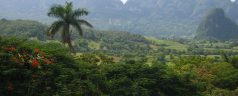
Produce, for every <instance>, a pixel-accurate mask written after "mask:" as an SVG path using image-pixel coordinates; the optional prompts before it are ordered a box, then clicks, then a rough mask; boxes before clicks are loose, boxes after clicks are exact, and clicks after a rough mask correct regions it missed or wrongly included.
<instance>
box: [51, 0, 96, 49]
mask: <svg viewBox="0 0 238 96" xmlns="http://www.w3.org/2000/svg"><path fill="white" fill-rule="evenodd" d="M87 15H88V11H87V10H85V9H80V8H79V9H76V10H74V9H73V4H72V2H66V5H65V6H62V5H54V6H52V7H51V8H50V10H49V12H48V16H49V17H55V18H57V19H58V20H57V21H55V22H53V23H52V25H51V26H50V28H49V29H48V31H47V35H48V36H50V37H51V38H53V37H54V35H55V34H56V33H57V32H62V33H61V36H62V42H63V43H64V44H68V46H69V48H70V51H71V52H72V53H76V52H75V50H74V48H73V45H72V42H71V32H72V31H70V28H71V27H74V28H75V29H76V30H77V31H78V32H79V34H80V35H81V36H82V35H83V30H82V25H86V26H88V27H90V28H92V27H93V26H92V25H91V24H90V23H89V22H87V21H86V20H83V19H80V17H82V16H87Z"/></svg>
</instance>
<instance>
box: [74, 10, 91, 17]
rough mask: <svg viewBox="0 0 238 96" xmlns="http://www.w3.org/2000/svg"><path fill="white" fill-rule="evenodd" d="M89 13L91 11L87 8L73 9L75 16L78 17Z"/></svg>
mask: <svg viewBox="0 0 238 96" xmlns="http://www.w3.org/2000/svg"><path fill="white" fill-rule="evenodd" d="M88 14H89V12H88V11H87V10H86V9H81V8H79V9H76V10H74V11H73V13H72V15H73V18H78V17H80V16H87V15H88Z"/></svg>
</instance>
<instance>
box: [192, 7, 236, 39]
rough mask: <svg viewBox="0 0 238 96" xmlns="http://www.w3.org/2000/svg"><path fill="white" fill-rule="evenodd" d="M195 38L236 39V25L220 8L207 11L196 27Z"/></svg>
mask: <svg viewBox="0 0 238 96" xmlns="http://www.w3.org/2000/svg"><path fill="white" fill-rule="evenodd" d="M196 38H197V39H215V40H237V39H238V25H237V24H236V23H235V22H234V21H232V20H231V19H230V18H228V17H227V16H226V14H225V12H224V10H223V9H221V8H215V9H211V10H210V11H208V12H207V14H206V15H205V17H204V19H203V20H202V22H201V23H200V24H199V27H198V29H197V35H196Z"/></svg>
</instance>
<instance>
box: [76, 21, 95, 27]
mask: <svg viewBox="0 0 238 96" xmlns="http://www.w3.org/2000/svg"><path fill="white" fill-rule="evenodd" d="M77 22H78V23H79V24H80V25H81V24H82V25H86V26H88V27H90V28H93V25H92V24H90V23H89V22H88V21H86V20H83V19H79V20H77Z"/></svg>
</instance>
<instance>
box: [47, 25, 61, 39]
mask: <svg viewBox="0 0 238 96" xmlns="http://www.w3.org/2000/svg"><path fill="white" fill-rule="evenodd" d="M63 25H64V22H63V21H55V22H53V24H52V25H51V26H50V28H49V29H48V31H47V35H48V36H51V37H52V38H53V37H54V35H55V34H56V33H57V32H58V31H59V30H60V29H61V28H62V26H63Z"/></svg>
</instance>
